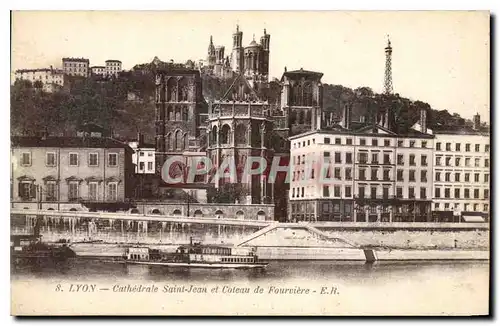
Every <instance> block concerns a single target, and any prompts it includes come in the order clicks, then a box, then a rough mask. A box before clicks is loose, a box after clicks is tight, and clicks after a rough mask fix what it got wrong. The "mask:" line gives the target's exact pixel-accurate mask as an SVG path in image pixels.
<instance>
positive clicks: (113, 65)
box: [105, 60, 122, 76]
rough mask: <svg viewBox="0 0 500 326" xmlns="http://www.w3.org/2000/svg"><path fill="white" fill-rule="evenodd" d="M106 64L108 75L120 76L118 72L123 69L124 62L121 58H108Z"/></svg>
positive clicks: (106, 73)
mask: <svg viewBox="0 0 500 326" xmlns="http://www.w3.org/2000/svg"><path fill="white" fill-rule="evenodd" d="M105 65H106V69H105V75H106V76H118V73H119V72H120V71H122V62H121V61H120V60H106V61H105Z"/></svg>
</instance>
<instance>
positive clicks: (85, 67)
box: [62, 58, 90, 77]
mask: <svg viewBox="0 0 500 326" xmlns="http://www.w3.org/2000/svg"><path fill="white" fill-rule="evenodd" d="M89 66H90V61H89V59H85V58H62V67H63V71H64V74H66V75H70V76H82V77H88V75H89V74H90V70H89Z"/></svg>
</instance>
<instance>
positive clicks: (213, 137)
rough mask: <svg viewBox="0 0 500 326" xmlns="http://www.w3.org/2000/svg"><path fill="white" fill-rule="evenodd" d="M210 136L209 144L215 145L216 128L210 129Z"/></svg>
mask: <svg viewBox="0 0 500 326" xmlns="http://www.w3.org/2000/svg"><path fill="white" fill-rule="evenodd" d="M210 136H211V138H210V142H211V144H213V145H217V126H214V127H213V128H212V132H211V134H210Z"/></svg>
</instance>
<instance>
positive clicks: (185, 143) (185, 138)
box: [183, 133, 189, 149]
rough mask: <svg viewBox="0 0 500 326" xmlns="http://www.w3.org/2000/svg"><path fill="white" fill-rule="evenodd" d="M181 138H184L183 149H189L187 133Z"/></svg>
mask: <svg viewBox="0 0 500 326" xmlns="http://www.w3.org/2000/svg"><path fill="white" fill-rule="evenodd" d="M183 137H184V140H183V143H184V148H185V149H187V148H189V140H188V136H187V133H185V134H184V136H183Z"/></svg>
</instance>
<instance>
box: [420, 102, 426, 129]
mask: <svg viewBox="0 0 500 326" xmlns="http://www.w3.org/2000/svg"><path fill="white" fill-rule="evenodd" d="M420 132H422V133H424V134H426V133H427V108H421V109H420Z"/></svg>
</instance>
